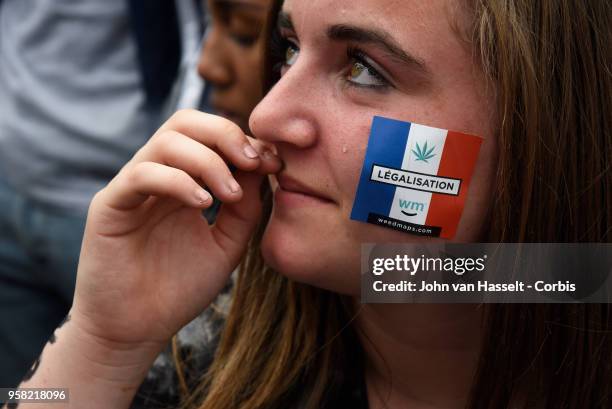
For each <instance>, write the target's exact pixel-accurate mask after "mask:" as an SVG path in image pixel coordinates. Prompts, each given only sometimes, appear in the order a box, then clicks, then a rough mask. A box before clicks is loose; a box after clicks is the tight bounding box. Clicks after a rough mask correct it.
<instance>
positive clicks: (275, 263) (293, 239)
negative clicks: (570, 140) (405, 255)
mask: <svg viewBox="0 0 612 409" xmlns="http://www.w3.org/2000/svg"><path fill="white" fill-rule="evenodd" d="M464 8H465V5H464V2H461V1H451V0H432V1H427V2H422V1H417V0H414V1H413V0H401V1H397V0H363V1H359V2H354V1H348V0H311V1H300V0H286V1H285V3H284V5H283V11H282V16H283V18H281V19H280V20H279V26H280V35H281V37H282V38H284V40H283V42H284V47H283V49H284V50H279V51H280V53H277V54H280V55H285V62H284V66H283V68H282V69H281V78H280V80H279V82H278V83H277V84H276V85H275V86H274V87H273V88H272V90H271V91H270V92H269V93H268V94H267V95H266V96H265V97H264V99H263V100H262V101H261V103H260V104H259V105H258V106H257V107H256V108H255V110H254V111H253V114H252V115H251V118H250V125H251V130H252V132H253V136H255V137H256V138H259V139H262V140H265V141H269V142H272V143H274V144H275V145H276V148H277V150H278V154H279V156H280V158H281V159H282V161H283V163H284V168H283V170H282V171H281V172H280V173H279V174H278V175H275V177H273V181H274V180H276V181H277V183H274V185H275V186H273V187H277V185H280V187H279V188H277V189H276V190H275V193H274V208H273V211H272V215H271V217H270V221H269V223H268V226H267V228H266V232H265V234H264V237H263V241H262V252H263V255H264V257H265V259H266V261H267V262H268V263H269V264H270V265H271V266H272V267H273V268H275V269H276V270H277V271H279V272H281V273H282V274H284V275H285V276H288V277H289V278H292V279H294V280H296V281H301V282H305V283H308V284H311V285H314V286H317V287H321V288H326V289H329V290H332V291H336V292H341V293H347V294H359V262H360V247H361V246H360V245H361V243H384V242H423V241H429V240H439V239H430V238H421V237H418V236H413V235H410V234H406V233H403V232H398V231H395V230H391V229H388V228H384V227H380V226H375V225H371V224H366V223H362V222H357V221H353V220H350V212H351V208H352V205H353V199H354V197H355V191H356V188H357V182H358V180H359V175H360V172H361V167H362V163H363V159H364V156H365V150H366V146H367V141H368V136H369V130H370V125H371V123H372V117H373V116H374V115H382V116H386V117H390V118H395V119H401V120H407V121H411V122H416V123H419V124H424V125H430V126H434V127H438V128H444V129H452V130H457V131H462V132H466V133H470V134H475V135H480V136H482V137H484V142H483V144H482V148H481V151H480V157H479V159H478V161H477V163H476V166H475V170H474V174H473V177H472V181H471V183H470V188H469V194H468V198H467V202H466V204H465V208H464V211H463V215H462V218H461V221H460V223H459V226H458V231H457V234H456V236H455V238H454V241H458V242H470V241H479V240H480V239H481V238H482V236H481V231H482V229H483V226H484V224H485V223H486V217H487V210H488V207H489V204H490V200H491V181H492V178H493V175H494V169H495V152H496V149H497V146H496V139H495V130H494V127H495V125H494V124H495V112H494V108H493V107H494V106H495V105H494V98H493V97H492V91H493V90H492V89H491V87H488V84H487V82H486V79H485V76H484V74H483V72H482V70H481V68H480V67H479V65H478V63H477V59H476V58H475V56H474V55H473V51H472V49H471V44H469V43H467V42H466V40H465V38H464V37H463V36H462V34H464V32H465V31H467V30H468V24H469V21H470V16H469V14H468V11H467V10H465V9H464ZM372 200H375V198H372Z"/></svg>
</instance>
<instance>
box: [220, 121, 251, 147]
mask: <svg viewBox="0 0 612 409" xmlns="http://www.w3.org/2000/svg"><path fill="white" fill-rule="evenodd" d="M220 132H221V134H222V135H220V136H221V137H223V138H225V139H226V140H227V139H228V138H231V139H232V141H233V142H238V141H242V140H246V137H245V135H244V133H243V132H242V129H240V127H239V126H238V125H236V124H235V123H233V122H232V121H230V120H229V119H225V118H223V122H222V123H221V125H220Z"/></svg>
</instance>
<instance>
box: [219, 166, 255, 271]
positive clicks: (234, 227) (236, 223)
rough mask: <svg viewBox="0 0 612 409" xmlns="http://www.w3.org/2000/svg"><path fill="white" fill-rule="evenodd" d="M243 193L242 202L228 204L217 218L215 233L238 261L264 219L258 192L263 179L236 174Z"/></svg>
mask: <svg viewBox="0 0 612 409" xmlns="http://www.w3.org/2000/svg"><path fill="white" fill-rule="evenodd" d="M236 179H237V180H238V182H239V183H240V184H241V186H242V189H243V191H244V194H243V196H242V200H240V201H239V202H235V203H225V204H224V205H223V206H222V207H221V211H220V212H219V215H218V216H217V219H216V222H215V225H214V226H213V228H212V234H213V237H214V238H215V240H216V242H217V243H218V244H219V246H220V247H221V248H223V250H224V251H225V253H226V254H227V255H228V256H229V257H231V258H232V260H237V259H238V258H240V257H241V256H242V255H243V254H244V251H245V249H246V246H247V244H248V241H249V239H250V238H251V236H252V235H253V232H254V231H255V228H256V227H257V223H258V222H259V219H260V216H261V199H260V198H259V190H260V186H261V183H262V181H263V176H262V175H259V174H257V173H252V172H251V173H246V172H236Z"/></svg>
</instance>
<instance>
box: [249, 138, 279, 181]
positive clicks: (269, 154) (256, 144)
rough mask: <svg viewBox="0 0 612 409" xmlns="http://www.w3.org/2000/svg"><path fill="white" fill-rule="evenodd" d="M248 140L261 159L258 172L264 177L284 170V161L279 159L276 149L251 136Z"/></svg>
mask: <svg viewBox="0 0 612 409" xmlns="http://www.w3.org/2000/svg"><path fill="white" fill-rule="evenodd" d="M247 139H248V140H249V142H250V143H251V145H252V146H253V148H254V149H255V150H256V151H257V152H258V153H259V157H260V159H261V161H260V162H259V167H258V168H257V169H256V170H257V172H259V173H260V174H262V175H268V174H270V173H278V172H280V170H281V168H282V161H281V159H280V158H279V157H278V154H277V152H276V147H275V146H274V145H271V144H269V143H267V142H263V141H261V140H259V139H255V138H253V137H251V136H247Z"/></svg>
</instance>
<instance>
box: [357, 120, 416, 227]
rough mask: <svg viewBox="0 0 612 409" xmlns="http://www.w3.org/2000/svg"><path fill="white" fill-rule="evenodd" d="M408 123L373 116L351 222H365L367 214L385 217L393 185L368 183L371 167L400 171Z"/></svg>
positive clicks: (389, 204)
mask: <svg viewBox="0 0 612 409" xmlns="http://www.w3.org/2000/svg"><path fill="white" fill-rule="evenodd" d="M408 132H410V122H404V121H397V120H395V119H389V118H384V117H381V116H375V117H374V119H373V120H372V129H371V131H370V139H369V141H368V148H367V150H366V156H365V160H364V163H363V168H362V169H361V177H360V179H359V185H358V186H357V193H356V194H355V201H354V202H353V210H352V212H351V219H353V220H360V221H367V219H368V214H369V213H377V214H381V215H388V214H389V212H390V211H391V205H392V204H393V197H394V195H395V186H392V185H387V184H382V183H376V182H371V181H370V174H371V172H372V166H373V165H374V164H375V163H376V164H378V165H386V166H389V167H394V168H397V169H399V168H401V166H402V162H403V160H404V151H405V150H406V145H407V144H408Z"/></svg>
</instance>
